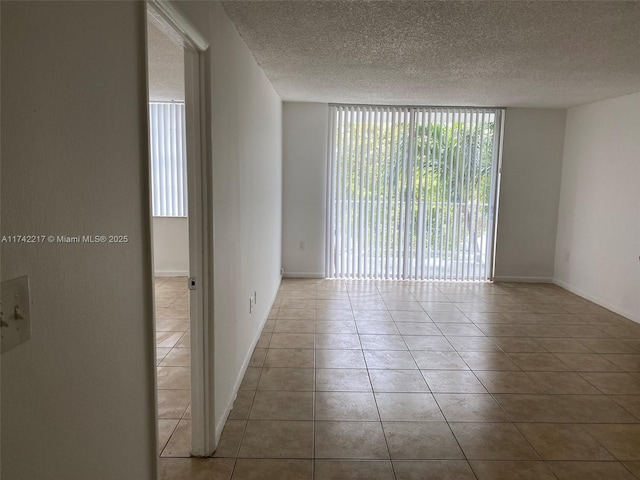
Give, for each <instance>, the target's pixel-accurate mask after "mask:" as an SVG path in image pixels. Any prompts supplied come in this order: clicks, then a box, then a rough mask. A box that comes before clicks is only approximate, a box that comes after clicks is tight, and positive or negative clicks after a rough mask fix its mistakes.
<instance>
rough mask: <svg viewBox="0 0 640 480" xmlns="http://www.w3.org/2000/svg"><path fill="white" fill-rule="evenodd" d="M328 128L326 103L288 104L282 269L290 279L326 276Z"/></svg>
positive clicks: (284, 162) (283, 198) (285, 122)
mask: <svg viewBox="0 0 640 480" xmlns="http://www.w3.org/2000/svg"><path fill="white" fill-rule="evenodd" d="M328 128H329V107H328V105H327V104H326V103H297V102H285V103H284V107H283V180H282V181H283V186H282V202H283V206H282V216H283V217H282V266H283V267H284V274H285V276H289V277H316V278H322V277H324V254H325V253H324V249H325V239H326V235H325V229H326V226H325V225H326V223H325V222H326V188H327V130H328ZM301 242H302V244H301Z"/></svg>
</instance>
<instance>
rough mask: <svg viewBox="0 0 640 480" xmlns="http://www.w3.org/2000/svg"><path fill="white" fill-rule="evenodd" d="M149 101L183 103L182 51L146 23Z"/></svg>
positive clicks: (151, 25)
mask: <svg viewBox="0 0 640 480" xmlns="http://www.w3.org/2000/svg"><path fill="white" fill-rule="evenodd" d="M147 37H148V48H149V53H148V55H149V58H148V62H149V99H150V100H151V101H162V102H166V101H184V51H183V48H182V47H181V46H178V45H176V44H175V43H174V42H173V40H171V39H170V38H169V37H168V36H167V35H165V34H164V33H163V32H162V31H160V29H159V28H158V27H156V25H155V24H154V23H152V22H150V21H148V22H147Z"/></svg>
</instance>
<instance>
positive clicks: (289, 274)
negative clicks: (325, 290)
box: [282, 272, 325, 279]
mask: <svg viewBox="0 0 640 480" xmlns="http://www.w3.org/2000/svg"><path fill="white" fill-rule="evenodd" d="M282 276H283V277H284V278H317V279H323V278H325V276H324V273H318V272H284V274H283V275H282Z"/></svg>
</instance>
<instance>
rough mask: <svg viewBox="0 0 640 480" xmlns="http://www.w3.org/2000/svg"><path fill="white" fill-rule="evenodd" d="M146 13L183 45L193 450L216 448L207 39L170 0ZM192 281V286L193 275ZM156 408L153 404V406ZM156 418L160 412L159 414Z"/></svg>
mask: <svg viewBox="0 0 640 480" xmlns="http://www.w3.org/2000/svg"><path fill="white" fill-rule="evenodd" d="M147 17H148V19H149V20H151V21H152V22H153V23H154V24H155V25H156V26H158V27H159V28H160V29H161V30H162V31H163V32H164V33H165V34H167V35H168V36H169V37H170V38H171V39H173V40H174V41H175V42H176V43H178V44H180V45H182V46H183V47H184V76H185V120H186V141H187V190H188V219H189V282H190V287H189V288H190V290H189V291H190V294H189V307H190V308H189V312H190V313H189V316H190V320H189V322H190V332H191V335H190V336H191V455H192V456H195V457H206V456H211V455H212V454H213V452H214V450H215V447H216V443H215V442H216V438H215V415H214V398H215V397H214V381H213V368H212V366H213V348H212V345H213V341H212V340H213V332H212V326H213V323H212V322H211V323H210V322H209V321H208V319H209V318H212V317H213V295H212V292H213V276H212V269H211V268H210V266H211V265H212V259H213V243H212V240H213V231H212V224H213V215H212V205H211V202H210V198H211V197H210V191H209V188H210V182H209V177H210V175H211V169H210V167H209V165H210V162H208V153H209V152H210V148H209V146H208V142H207V124H208V123H209V122H208V116H207V111H208V109H207V105H206V98H207V96H206V90H205V65H206V63H205V52H206V51H207V50H208V48H209V42H208V41H207V40H206V38H205V37H204V36H203V35H202V34H201V33H200V32H199V31H198V29H197V28H196V27H195V26H194V25H193V24H192V23H191V22H190V21H189V20H188V19H187V18H186V17H185V16H184V14H182V12H180V11H179V10H177V9H176V8H175V7H174V6H173V5H171V4H170V3H169V2H168V1H166V0H148V1H147ZM192 279H193V280H194V283H193V285H191V280H192ZM154 408H155V406H154ZM156 417H157V413H156Z"/></svg>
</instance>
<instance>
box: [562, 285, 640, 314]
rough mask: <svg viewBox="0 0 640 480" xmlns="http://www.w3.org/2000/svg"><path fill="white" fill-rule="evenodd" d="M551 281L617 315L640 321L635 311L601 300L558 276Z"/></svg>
mask: <svg viewBox="0 0 640 480" xmlns="http://www.w3.org/2000/svg"><path fill="white" fill-rule="evenodd" d="M553 283H554V284H555V285H558V286H559V287H562V288H564V289H565V290H568V291H569V292H571V293H575V294H576V295H578V296H580V297H582V298H584V299H586V300H589V301H590V302H593V303H595V304H598V305H600V306H601V307H604V308H606V309H607V310H611V311H612V312H613V313H617V314H618V315H622V316H623V317H625V318H628V319H629V320H633V321H634V322H636V323H640V314H638V313H637V312H631V311H628V310H626V309H624V308H620V307H618V306H617V305H614V304H612V303H610V302H607V301H606V300H603V299H602V298H600V297H599V296H597V295H592V294H590V293H589V292H587V291H585V290H582V289H581V288H579V287H576V286H574V285H572V284H570V283H568V282H565V281H563V280H560V279H558V278H554V279H553Z"/></svg>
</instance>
